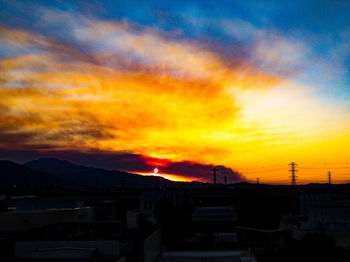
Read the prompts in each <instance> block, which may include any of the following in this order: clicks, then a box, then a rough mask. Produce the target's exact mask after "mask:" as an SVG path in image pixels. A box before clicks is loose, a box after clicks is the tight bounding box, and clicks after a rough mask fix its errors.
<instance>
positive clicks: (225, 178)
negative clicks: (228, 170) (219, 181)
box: [224, 176, 227, 185]
mask: <svg viewBox="0 0 350 262" xmlns="http://www.w3.org/2000/svg"><path fill="white" fill-rule="evenodd" d="M224 180H225V185H227V177H226V176H225V177H224Z"/></svg>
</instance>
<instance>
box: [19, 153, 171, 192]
mask: <svg viewBox="0 0 350 262" xmlns="http://www.w3.org/2000/svg"><path fill="white" fill-rule="evenodd" d="M24 165H25V166H26V167H29V168H31V169H33V170H36V171H40V172H45V173H48V174H51V175H55V176H57V177H59V178H62V179H64V180H65V181H67V182H68V183H69V184H70V185H75V186H89V187H96V186H97V187H101V188H114V187H136V188H138V187H154V186H155V185H156V184H157V183H160V184H164V183H167V184H169V183H173V182H172V181H170V180H167V179H165V178H162V177H154V176H142V175H137V174H132V173H127V172H122V171H118V170H106V169H101V168H95V167H86V166H80V165H75V164H73V163H71V162H69V161H66V160H59V159H55V158H40V159H38V160H34V161H30V162H27V163H25V164H24Z"/></svg>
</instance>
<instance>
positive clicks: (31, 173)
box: [0, 160, 63, 187]
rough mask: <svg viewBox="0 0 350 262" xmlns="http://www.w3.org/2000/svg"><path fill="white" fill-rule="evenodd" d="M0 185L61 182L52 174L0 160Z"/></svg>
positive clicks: (19, 185)
mask: <svg viewBox="0 0 350 262" xmlns="http://www.w3.org/2000/svg"><path fill="white" fill-rule="evenodd" d="M0 174H1V175H0V187H12V186H14V185H16V186H18V187H22V186H27V185H29V186H35V185H55V184H57V183H63V182H62V180H60V179H59V178H56V177H55V176H53V175H49V174H45V173H43V172H40V171H36V170H33V169H30V168H28V167H26V166H23V165H20V164H16V163H14V162H11V161H4V160H0Z"/></svg>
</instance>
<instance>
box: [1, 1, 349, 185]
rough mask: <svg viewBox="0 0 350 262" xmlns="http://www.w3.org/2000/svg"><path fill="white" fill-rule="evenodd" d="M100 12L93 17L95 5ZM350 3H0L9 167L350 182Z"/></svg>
mask: <svg viewBox="0 0 350 262" xmlns="http://www.w3.org/2000/svg"><path fill="white" fill-rule="evenodd" d="M87 2H88V3H87ZM349 14H350V1H318V0H315V1H305V0H302V1H298V0H296V1H249V0H247V1H225V0H223V1H209V0H208V1H206V0H199V1H181V0H178V1H161V0H159V1H141V0H140V1H137V0H128V1H126V0H122V1H106V2H103V1H63V0H62V1H14V0H8V1H6V0H2V1H1V0H0V159H9V160H13V161H17V162H20V163H22V162H25V161H29V160H33V159H37V158H39V157H57V158H60V159H66V160H69V161H72V162H73V163H77V164H83V165H89V166H96V167H103V168H108V169H118V170H124V171H129V172H135V173H140V174H151V173H152V172H153V170H154V168H158V169H159V173H158V174H159V175H163V176H165V177H167V178H171V179H174V180H184V181H191V180H197V181H202V182H206V181H209V180H211V173H212V168H213V167H214V166H218V174H219V175H218V180H219V182H222V181H223V176H227V177H228V182H229V183H231V182H237V181H255V180H256V178H257V177H259V179H260V182H261V183H277V184H285V183H289V181H290V179H289V172H288V169H289V167H288V163H290V162H292V161H294V162H296V163H298V170H299V172H298V179H297V182H298V183H299V184H303V183H310V182H322V183H324V182H326V181H327V172H328V171H331V172H332V174H333V176H332V178H333V182H334V183H344V182H350V71H349V68H350V19H349Z"/></svg>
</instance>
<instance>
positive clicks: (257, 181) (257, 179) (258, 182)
mask: <svg viewBox="0 0 350 262" xmlns="http://www.w3.org/2000/svg"><path fill="white" fill-rule="evenodd" d="M256 184H257V185H259V184H260V181H259V178H258V177H257V178H256Z"/></svg>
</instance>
